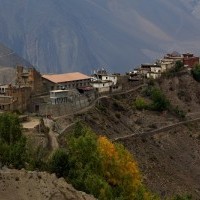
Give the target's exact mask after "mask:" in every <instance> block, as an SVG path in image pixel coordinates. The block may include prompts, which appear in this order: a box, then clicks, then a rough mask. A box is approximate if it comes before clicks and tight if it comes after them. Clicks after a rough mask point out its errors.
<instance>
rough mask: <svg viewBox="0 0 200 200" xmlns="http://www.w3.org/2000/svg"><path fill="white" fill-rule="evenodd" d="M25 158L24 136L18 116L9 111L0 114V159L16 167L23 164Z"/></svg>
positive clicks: (20, 166) (4, 163) (3, 162)
mask: <svg viewBox="0 0 200 200" xmlns="http://www.w3.org/2000/svg"><path fill="white" fill-rule="evenodd" d="M26 159H27V153H26V138H25V137H24V136H23V135H22V129H21V125H20V122H19V119H18V116H17V115H15V114H11V113H4V114H1V115H0V161H1V163H2V164H3V165H13V166H14V167H16V168H22V167H24V166H25V162H26Z"/></svg>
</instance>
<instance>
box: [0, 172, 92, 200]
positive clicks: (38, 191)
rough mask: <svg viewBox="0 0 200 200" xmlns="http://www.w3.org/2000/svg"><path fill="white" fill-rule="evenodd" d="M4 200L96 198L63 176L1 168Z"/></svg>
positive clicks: (79, 199)
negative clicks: (78, 188)
mask: <svg viewBox="0 0 200 200" xmlns="http://www.w3.org/2000/svg"><path fill="white" fill-rule="evenodd" d="M0 179H1V181H0V186H1V187H0V188H1V189H0V197H1V199H2V200H21V199H28V200H32V199H33V200H35V199H40V200H94V199H95V198H93V197H92V196H90V195H87V194H85V193H84V192H79V191H77V190H75V189H74V188H73V187H72V186H71V185H69V184H67V183H66V181H65V180H64V179H62V178H60V179H58V178H56V176H55V174H52V175H51V174H48V173H45V172H35V171H33V172H28V171H25V170H10V169H4V170H0Z"/></svg>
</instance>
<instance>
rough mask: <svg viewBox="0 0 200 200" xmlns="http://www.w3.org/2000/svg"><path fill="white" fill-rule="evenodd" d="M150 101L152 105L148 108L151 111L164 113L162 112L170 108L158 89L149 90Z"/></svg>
mask: <svg viewBox="0 0 200 200" xmlns="http://www.w3.org/2000/svg"><path fill="white" fill-rule="evenodd" d="M151 99H152V101H153V102H152V104H151V105H150V108H151V109H152V110H156V111H164V110H168V109H169V107H170V102H169V100H168V99H167V98H166V97H165V95H164V94H163V93H162V91H161V90H159V89H158V88H153V89H152V90H151Z"/></svg>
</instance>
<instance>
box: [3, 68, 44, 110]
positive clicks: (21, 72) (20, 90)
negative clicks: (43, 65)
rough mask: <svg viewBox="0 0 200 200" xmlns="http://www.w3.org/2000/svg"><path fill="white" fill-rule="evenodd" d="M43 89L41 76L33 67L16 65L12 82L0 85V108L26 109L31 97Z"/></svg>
mask: <svg viewBox="0 0 200 200" xmlns="http://www.w3.org/2000/svg"><path fill="white" fill-rule="evenodd" d="M44 91H45V88H44V86H43V82H42V77H41V75H40V73H39V72H37V70H36V69H35V68H33V67H31V68H25V67H23V66H17V67H16V77H15V83H14V84H8V85H1V86H0V110H4V111H19V112H23V111H26V110H27V108H28V106H29V104H30V103H31V97H32V96H34V95H36V94H40V93H42V92H44Z"/></svg>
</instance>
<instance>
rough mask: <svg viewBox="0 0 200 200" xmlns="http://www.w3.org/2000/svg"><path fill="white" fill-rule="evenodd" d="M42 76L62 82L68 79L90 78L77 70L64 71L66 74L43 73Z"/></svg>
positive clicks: (52, 80)
mask: <svg viewBox="0 0 200 200" xmlns="http://www.w3.org/2000/svg"><path fill="white" fill-rule="evenodd" d="M42 77H43V78H45V79H47V80H49V81H51V82H53V83H64V82H69V81H77V80H84V79H90V77H89V76H87V75H85V74H81V73H79V72H74V73H66V74H51V75H50V74H47V75H43V76H42Z"/></svg>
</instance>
